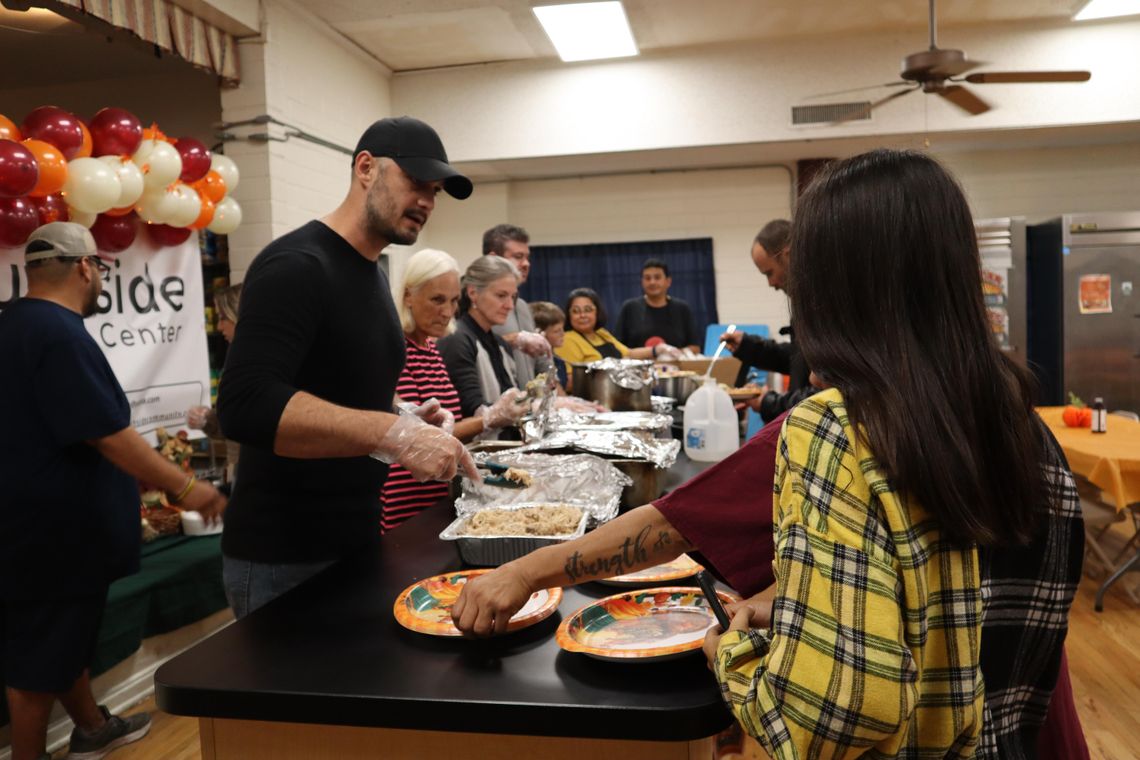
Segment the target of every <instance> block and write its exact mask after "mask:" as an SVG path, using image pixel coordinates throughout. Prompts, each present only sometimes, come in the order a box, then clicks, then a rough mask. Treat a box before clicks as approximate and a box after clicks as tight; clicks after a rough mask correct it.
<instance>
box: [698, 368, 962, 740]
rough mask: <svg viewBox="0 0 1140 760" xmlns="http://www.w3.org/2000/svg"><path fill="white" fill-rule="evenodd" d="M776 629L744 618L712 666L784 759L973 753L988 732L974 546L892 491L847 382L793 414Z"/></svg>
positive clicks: (778, 525)
mask: <svg viewBox="0 0 1140 760" xmlns="http://www.w3.org/2000/svg"><path fill="white" fill-rule="evenodd" d="M774 525H775V541H776V560H775V563H774V564H775V569H776V586H777V595H776V600H775V603H774V604H773V618H772V627H771V629H770V630H752V631H749V632H747V633H744V632H739V631H733V632H729V633H728V634H726V635H725V636H724V637H723V638H722V639H721V641H720V646H719V647H718V649H717V662H716V667H715V671H716V676H717V679H718V681H719V682H720V685H721V690H722V692H723V693H724V695H725V699H726V701H727V702H728V704H729V706H730V708H731V709H732V711H733V713H734V714H735V715H736V717H737V719H738V720H739V721H740V722H741V724H742V725H743V726H744V728H745V730H746V731H748V733H749V734H751V735H752V736H755V737H756V738H757V739H758V740H759V741H760V743H761V744H762V745H763V746H764V748H765V749H766V750H767V751H768V752H769V753H770V754H771V755H772V757H773V758H777V760H782V759H783V758H803V759H814V758H850V757H867V758H944V757H945V758H967V757H973V756H974V749H975V745H976V743H977V740H978V735H979V733H980V732H981V729H982V714H983V706H984V699H985V690H984V685H983V681H982V674H981V670H980V668H979V664H978V657H979V645H980V641H981V623H982V591H981V578H980V571H979V563H978V552H977V550H976V549H975V548H971V549H962V548H960V547H955V546H952V545H949V544H943V543H942V542H941V540H940V536H939V531H938V527H937V525H936V524H935V523H934V521H933V520H932V519H931V518H930V516H929V515H928V514H927V513H926V512H925V511H924V510H923V509H922V508H921V507H920V506H918V505H915V504H909V503H906V502H905V501H904V500H903V499H902V498H901V497H900V495H899V494H898V493H896V492H895V491H894V489H893V488H892V486H891V484H890V482H889V481H888V479H887V477H886V475H885V474H884V473H883V471H882V469H881V468H880V466H879V464H878V462H877V461H876V460H875V457H874V455H873V454H872V453H871V452H870V451H868V450H867V448H866V446H865V444H864V443H863V442H862V441H861V440H860V439H859V437H858V436H857V435H856V434H855V431H854V430H853V429H852V427H851V425H850V423H849V421H848V418H847V410H846V407H845V405H844V402H843V396H842V394H841V393H840V392H839V391H838V390H837V389H830V390H827V391H824V392H822V393H819V394H816V395H815V396H813V397H811V398H810V399H807V400H805V401H804V402H802V403H801V404H800V405H799V406H797V407H796V408H795V409H794V410H793V411H792V413H791V414H790V415H789V416H788V418H787V420H786V421H785V422H784V428H783V431H782V432H781V435H780V445H779V449H778V454H777V460H776V495H775V501H774Z"/></svg>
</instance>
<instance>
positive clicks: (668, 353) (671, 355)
mask: <svg viewBox="0 0 1140 760" xmlns="http://www.w3.org/2000/svg"><path fill="white" fill-rule="evenodd" d="M653 356H654V358H656V359H673V360H676V359H680V358H681V349H679V348H677V347H676V346H670V345H669V344H668V343H658V344H657V348H656V349H654V351H653Z"/></svg>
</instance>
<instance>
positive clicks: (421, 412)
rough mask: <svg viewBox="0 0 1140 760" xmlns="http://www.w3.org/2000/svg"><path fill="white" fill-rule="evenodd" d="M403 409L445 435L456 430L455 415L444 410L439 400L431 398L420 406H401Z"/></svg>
mask: <svg viewBox="0 0 1140 760" xmlns="http://www.w3.org/2000/svg"><path fill="white" fill-rule="evenodd" d="M401 409H403V410H405V411H407V412H408V413H409V414H414V415H416V416H417V417H419V418H420V419H421V420H423V421H424V422H426V423H427V424H429V425H431V426H432V427H437V428H439V429H440V430H442V431H443V432H445V433H451V432H452V431H453V430H455V415H454V414H452V413H451V412H449V411H448V410H446V409H444V408H443V406H442V405H441V404H440V403H439V399H436V398H429V399H428V400H427V401H425V402H423V403H422V404H420V405H419V406H415V405H413V404H406V405H401Z"/></svg>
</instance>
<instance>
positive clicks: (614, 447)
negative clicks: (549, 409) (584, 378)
mask: <svg viewBox="0 0 1140 760" xmlns="http://www.w3.org/2000/svg"><path fill="white" fill-rule="evenodd" d="M564 449H571V450H574V451H586V452H590V453H591V454H602V455H604V456H610V457H616V458H618V459H647V460H649V461H650V462H653V463H654V464H655V465H657V466H658V467H660V468H661V469H663V470H664V469H668V468H670V467H672V466H673V463H674V462H676V461H677V454H678V453H679V452H680V451H681V442H680V441H677V440H672V439H670V440H665V439H660V438H648V437H645V436H644V435H643V433H641V432H639V431H634V430H619V431H616V432H608V431H590V430H563V431H560V432H557V433H552V434H550V435H548V436H546V437H545V438H543V439H542V440H541V441H535V442H534V443H528V444H526V445H525V446H520V447H518V448H517V449H515V450H514V451H513V452H512V454H514V455H517V454H521V453H527V452H531V451H558V450H564Z"/></svg>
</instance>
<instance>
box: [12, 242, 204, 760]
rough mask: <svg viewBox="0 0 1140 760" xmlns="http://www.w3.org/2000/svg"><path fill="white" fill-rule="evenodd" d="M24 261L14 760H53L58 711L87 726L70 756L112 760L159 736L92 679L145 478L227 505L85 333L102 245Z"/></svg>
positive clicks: (15, 488)
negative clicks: (181, 458) (141, 415)
mask: <svg viewBox="0 0 1140 760" xmlns="http://www.w3.org/2000/svg"><path fill="white" fill-rule="evenodd" d="M25 262H26V267H25V268H26V272H27V281H28V293H27V295H26V296H25V297H24V298H22V299H20V300H18V301H17V302H16V303H14V304H13V305H12V306H10V307H8V308H7V309H5V310H4V312H3V313H0V357H3V359H2V360H0V419H2V420H4V424H3V425H2V426H0V431H2V432H0V483H3V484H4V485H3V490H4V492H3V496H2V497H0V637H2V640H0V646H2V649H0V659H2V660H3V663H4V667H3V668H0V670H2V671H3V672H4V681H5V686H6V687H7V692H6V693H7V698H8V708H9V711H10V713H11V716H12V757H13V760H29V758H46V757H48V755H47V754H45V746H46V737H47V725H48V715H49V713H50V712H51V708H52V705H53V704H54V703H55V700H56V698H58V699H59V700H60V702H62V703H63V706H64V708H66V710H67V712H68V714H69V715H70V716H71V719H72V720H73V721H74V722H75V730H74V731H73V732H72V734H71V748H70V749H71V753H72V754H73V755H78V756H91V757H102V756H103V754H105V753H106V752H108V751H110V749H113V748H114V747H118V746H121V745H123V744H127V743H129V742H133V741H135V740H137V739H141V738H142V737H143V736H144V735H145V734H146V732H147V731H148V730H149V729H150V718H149V716H147V715H145V714H141V715H132V716H130V717H127V718H120V717H117V716H113V715H111V714H110V713H109V712H108V711H107V709H106V708H105V707H102V706H101V705H97V704H96V703H95V698H94V696H93V695H92V693H91V682H90V680H89V674H88V666H89V664H90V661H91V657H92V654H93V653H94V648H95V640H96V635H97V632H98V629H99V622H100V619H101V617H102V614H103V605H104V603H105V601H106V598H107V587H108V585H109V584H110V583H111V581H113V580H115V579H116V578H120V577H122V576H125V575H130V574H132V573H135V572H137V571H138V568H139V543H140V542H139V490H138V485H137V484H136V483H135V478H138V479H139V480H144V481H146V482H147V483H149V484H151V485H153V486H155V487H157V488H160V489H162V490H164V491H166V493H167V494H168V495H169V497H170V499H171V501H173V502H174V503H176V504H180V505H181V506H182V507H183V508H185V509H192V510H197V511H199V512H201V513H202V515H203V516H204V517H205V518H206V519H207V521H210V522H212V521H213V520H214V519H216V518H217V517H218V516H219V515H221V513H222V511H223V510H224V509H225V506H226V500H225V497H224V496H222V495H221V494H219V493H218V492H217V491H216V490H214V488H213V487H212V486H210V485H209V484H207V483H198V482H197V481H196V480H195V479H194V477H193V476H192V475H189V476H188V475H187V474H186V473H185V472H184V471H183V470H182V469H180V468H179V467H177V466H175V465H174V464H172V463H171V462H168V461H167V460H166V459H164V458H163V457H162V456H160V455H159V454H158V452H157V451H155V450H154V449H153V448H151V447H150V446H149V445H148V444H147V443H146V441H144V440H143V438H142V437H141V436H140V435H139V434H138V433H137V432H135V429H134V428H133V427H131V410H130V406H129V404H128V403H127V397H126V395H125V394H124V393H123V389H122V388H121V387H120V386H119V383H118V381H117V380H116V379H115V376H114V374H113V373H112V371H111V367H110V365H109V364H108V363H107V360H106V358H105V357H104V356H103V354H102V352H101V351H100V350H99V347H98V345H96V343H95V341H94V340H93V339H92V338H91V336H90V335H89V334H88V333H87V330H86V328H85V327H84V326H83V319H84V317H88V316H90V315H91V314H94V313H95V302H96V299H97V298H98V297H99V293H100V292H101V291H102V282H103V280H102V274H103V272H104V271H106V269H107V265H106V264H104V263H103V262H102V261H101V260H100V259H99V257H98V255H97V254H96V250H95V241H94V239H92V237H91V233H90V232H88V231H87V230H86V229H84V228H83V227H82V226H80V225H78V224H72V223H69V222H52V223H51V224H47V225H44V226H43V227H40V228H39V229H38V230H36V231H35V232H33V233H32V235H31V237H30V238H29V239H28V242H27V244H26V246H25ZM101 753H103V754H101Z"/></svg>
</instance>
